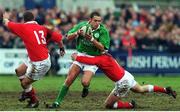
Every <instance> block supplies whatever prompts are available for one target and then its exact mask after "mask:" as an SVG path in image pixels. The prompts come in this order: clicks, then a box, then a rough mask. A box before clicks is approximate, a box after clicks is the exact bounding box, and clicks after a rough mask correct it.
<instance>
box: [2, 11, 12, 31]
mask: <svg viewBox="0 0 180 112" xmlns="http://www.w3.org/2000/svg"><path fill="white" fill-rule="evenodd" d="M9 17H10V14H9V13H7V12H5V13H3V12H1V21H2V23H3V24H4V26H6V27H7V28H8V23H9Z"/></svg>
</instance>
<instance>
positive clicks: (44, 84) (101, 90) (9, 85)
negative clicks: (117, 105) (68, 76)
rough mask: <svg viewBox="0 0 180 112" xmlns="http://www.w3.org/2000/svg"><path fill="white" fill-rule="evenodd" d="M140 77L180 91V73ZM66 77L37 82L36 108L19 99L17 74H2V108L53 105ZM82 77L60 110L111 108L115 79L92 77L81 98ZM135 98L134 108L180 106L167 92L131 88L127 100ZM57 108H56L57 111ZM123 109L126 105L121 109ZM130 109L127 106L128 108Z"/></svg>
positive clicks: (179, 107)
mask: <svg viewBox="0 0 180 112" xmlns="http://www.w3.org/2000/svg"><path fill="white" fill-rule="evenodd" d="M135 79H136V81H138V82H139V83H140V84H142V83H145V84H153V85H159V86H165V87H166V86H172V87H173V89H175V90H176V91H177V94H180V77H150V76H144V77H143V76H141V77H140V76H138V77H135ZM64 80H65V77H64V76H61V77H60V76H54V77H53V76H49V77H44V78H43V79H42V80H40V81H38V82H35V83H34V87H35V88H36V90H37V95H38V97H39V99H40V106H39V107H38V108H36V109H28V108H24V107H25V105H26V102H23V103H21V102H19V101H18V96H19V93H20V92H21V91H22V89H21V87H20V84H19V81H18V79H17V77H16V76H0V111H13V110H16V111H21V110H23V111H29V110H31V111H34V110H35V111H38V110H44V111H48V110H49V109H46V108H45V105H44V102H47V103H52V102H53V101H54V99H55V97H56V95H57V91H58V90H59V88H60V87H61V85H62V84H63V82H64ZM80 80H81V79H80V77H78V78H77V79H76V81H75V82H74V83H73V85H72V86H71V88H70V90H69V92H68V94H67V96H66V97H65V99H64V101H63V103H62V105H61V106H60V107H59V108H58V109H54V110H59V111H62V110H63V111H66V110H69V111H75V110H81V111H82V110H83V111H89V110H93V111H98V110H104V111H107V109H105V108H104V105H103V103H104V101H105V99H106V97H107V96H108V94H109V93H110V92H111V91H112V89H113V88H114V83H113V82H112V81H111V80H109V79H108V78H106V77H105V76H96V77H94V78H93V79H92V81H91V86H90V93H89V95H88V96H87V97H86V98H81V90H82V86H81V83H80ZM132 99H133V100H135V101H136V103H137V107H136V108H135V109H134V110H143V111H147V110H151V111H152V110H156V111H158V110H161V111H165V110H167V111H175V110H180V103H179V102H180V98H179V96H177V99H173V98H172V97H170V96H168V95H166V94H161V93H159V94H155V93H146V94H138V93H133V92H130V93H129V95H128V96H127V97H125V98H123V99H122V100H123V101H131V100H132ZM54 110H53V111H54ZM121 110H122V109H121ZM124 110H126V109H124Z"/></svg>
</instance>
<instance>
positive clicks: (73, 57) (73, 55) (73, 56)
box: [71, 53, 77, 61]
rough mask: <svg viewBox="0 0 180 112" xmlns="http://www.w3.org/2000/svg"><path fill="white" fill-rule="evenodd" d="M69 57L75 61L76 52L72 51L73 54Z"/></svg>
mask: <svg viewBox="0 0 180 112" xmlns="http://www.w3.org/2000/svg"><path fill="white" fill-rule="evenodd" d="M71 58H72V60H73V61H75V60H76V58H77V53H73V54H72V55H71Z"/></svg>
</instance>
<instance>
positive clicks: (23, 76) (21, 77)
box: [18, 75, 26, 80]
mask: <svg viewBox="0 0 180 112" xmlns="http://www.w3.org/2000/svg"><path fill="white" fill-rule="evenodd" d="M25 77H26V76H25V75H21V76H19V77H18V78H19V79H20V80H21V79H24V78H25Z"/></svg>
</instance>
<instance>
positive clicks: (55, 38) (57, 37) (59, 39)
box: [47, 29, 65, 56]
mask: <svg viewBox="0 0 180 112" xmlns="http://www.w3.org/2000/svg"><path fill="white" fill-rule="evenodd" d="M47 30H48V37H49V36H50V40H52V41H54V42H56V43H57V44H58V46H59V48H60V55H61V56H63V55H64V54H65V49H64V44H63V42H62V37H63V36H62V34H60V33H57V32H54V31H52V30H50V29H47Z"/></svg>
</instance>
